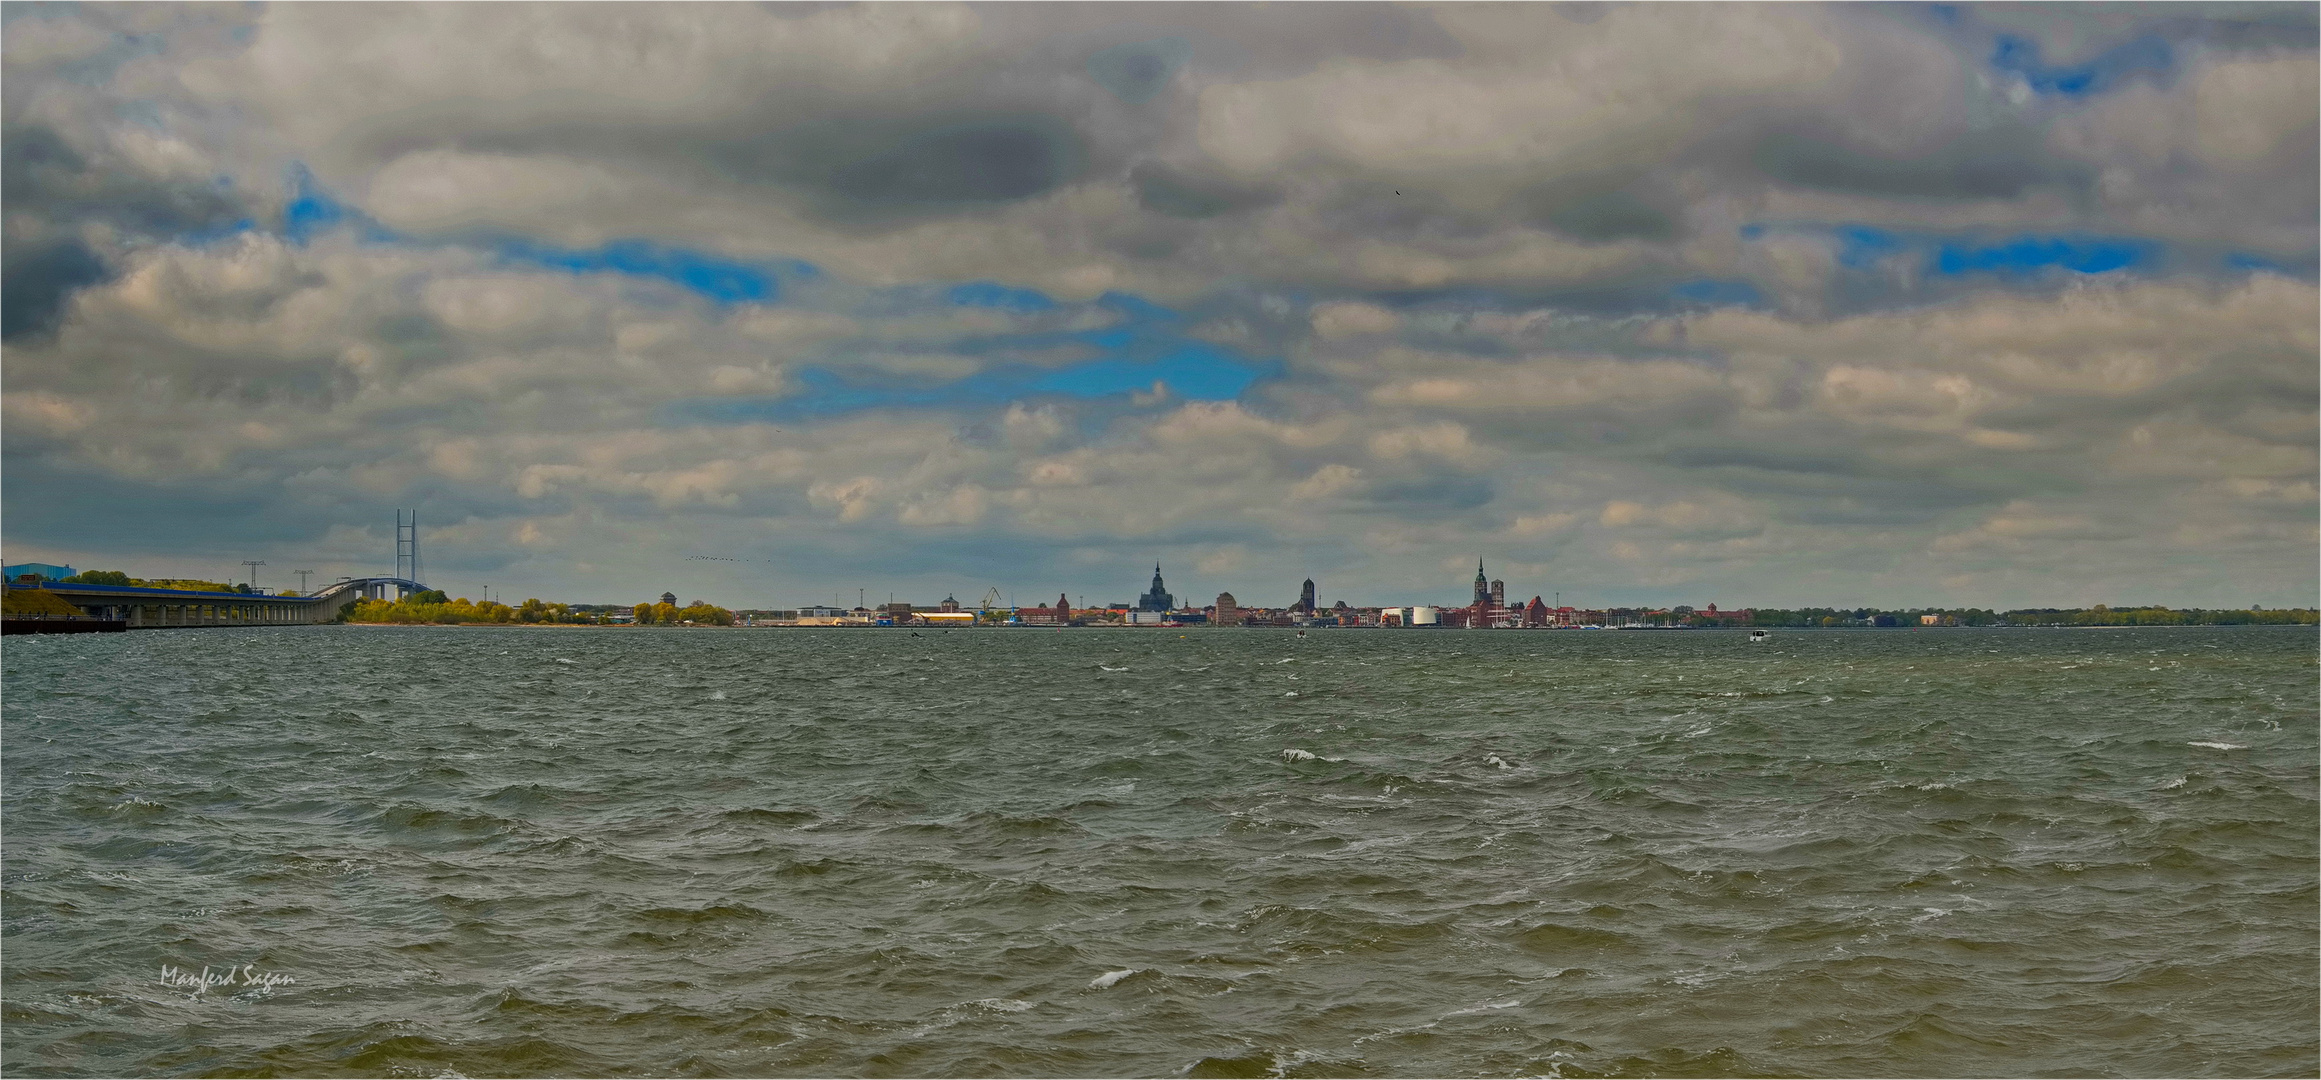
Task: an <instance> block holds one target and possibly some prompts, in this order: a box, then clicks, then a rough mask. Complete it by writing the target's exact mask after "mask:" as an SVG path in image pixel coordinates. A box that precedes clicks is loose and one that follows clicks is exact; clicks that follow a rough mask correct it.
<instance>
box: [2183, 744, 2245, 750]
mask: <svg viewBox="0 0 2321 1080" xmlns="http://www.w3.org/2000/svg"><path fill="white" fill-rule="evenodd" d="M2184 745H2186V746H2205V747H2207V748H2209V749H2210V750H2246V749H2248V747H2245V746H2242V745H2241V744H2239V743H2228V742H2188V743H2185V744H2184Z"/></svg>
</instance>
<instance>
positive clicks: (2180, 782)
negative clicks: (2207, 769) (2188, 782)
mask: <svg viewBox="0 0 2321 1080" xmlns="http://www.w3.org/2000/svg"><path fill="white" fill-rule="evenodd" d="M2184 780H2185V778H2184V777H2181V776H2179V777H2177V778H2175V779H2174V780H2170V781H2168V782H2167V783H2165V784H2162V785H2160V790H2162V791H2166V790H2168V789H2170V788H2180V787H2183V786H2184Z"/></svg>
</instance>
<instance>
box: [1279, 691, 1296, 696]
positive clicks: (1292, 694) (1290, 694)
mask: <svg viewBox="0 0 2321 1080" xmlns="http://www.w3.org/2000/svg"><path fill="white" fill-rule="evenodd" d="M1282 696H1283V697H1296V696H1298V692H1297V691H1295V690H1292V691H1290V692H1289V693H1286V694H1283V695H1282Z"/></svg>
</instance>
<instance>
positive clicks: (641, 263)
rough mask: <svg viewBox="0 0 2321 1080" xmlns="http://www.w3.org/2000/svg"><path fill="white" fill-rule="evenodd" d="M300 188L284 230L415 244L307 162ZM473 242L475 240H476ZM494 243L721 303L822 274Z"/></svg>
mask: <svg viewBox="0 0 2321 1080" xmlns="http://www.w3.org/2000/svg"><path fill="white" fill-rule="evenodd" d="M291 183H292V187H293V191H294V194H293V195H292V197H291V199H290V201H289V202H288V203H287V204H285V205H284V206H283V208H282V235H283V236H284V237H286V238H288V239H289V240H290V241H291V242H292V243H296V244H304V243H306V242H308V241H310V240H312V239H313V238H314V237H316V236H318V235H321V234H323V233H326V232H329V231H331V230H333V229H338V228H344V227H348V226H354V227H356V228H358V229H359V230H360V231H361V233H362V236H363V238H364V239H365V240H371V241H378V242H388V243H409V242H411V238H410V237H406V236H403V235H401V234H399V233H396V232H394V231H392V230H389V229H387V228H385V227H383V226H381V225H380V224H379V223H378V222H376V221H373V220H371V218H370V217H369V216H368V215H366V214H364V213H363V212H362V211H360V210H358V209H356V208H354V207H351V206H348V205H347V204H345V203H343V202H341V201H339V200H338V199H337V198H335V197H333V196H332V195H331V194H330V193H329V192H328V191H326V190H324V189H323V188H322V186H321V185H319V184H317V183H316V182H315V180H314V175H313V174H312V173H310V172H308V171H307V170H306V168H305V167H304V166H295V167H293V169H292V170H291ZM471 242H472V238H471ZM491 248H492V250H493V252H494V253H495V254H497V255H498V256H499V257H500V258H501V259H502V260H504V261H507V262H511V263H520V264H524V265H529V266H537V267H544V268H547V269H552V270H562V271H565V272H566V273H571V274H601V273H616V274H625V275H628V276H631V277H645V278H656V279H659V280H662V281H667V282H669V283H671V284H673V285H678V286H681V287H683V288H685V289H687V290H689V291H691V292H693V293H696V294H698V295H700V296H703V297H706V298H708V299H710V300H714V301H717V302H718V303H723V304H732V303H743V302H754V303H771V302H773V301H774V300H776V299H778V298H779V296H780V292H781V286H780V281H781V279H783V278H791V279H795V280H811V279H813V278H816V277H819V276H821V273H822V272H821V270H820V269H818V268H817V267H815V266H814V265H813V264H812V263H807V262H802V261H799V260H795V259H776V260H747V259H733V258H727V257H725V256H721V255H714V254H710V253H707V252H703V251H697V250H694V249H691V248H683V247H674V246H670V245H665V244H655V243H652V242H650V241H645V240H616V241H613V242H612V243H608V244H605V245H603V246H601V247H596V248H583V249H573V248H560V247H555V246H553V245H549V244H542V243H537V242H534V241H530V240H523V239H499V240H497V241H496V242H494V243H492V244H491Z"/></svg>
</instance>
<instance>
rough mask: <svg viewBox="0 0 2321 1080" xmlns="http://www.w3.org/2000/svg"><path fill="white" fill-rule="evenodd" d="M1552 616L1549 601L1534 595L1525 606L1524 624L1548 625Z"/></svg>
mask: <svg viewBox="0 0 2321 1080" xmlns="http://www.w3.org/2000/svg"><path fill="white" fill-rule="evenodd" d="M1552 618H1553V616H1551V615H1549V614H1548V611H1547V602H1546V601H1544V600H1541V599H1540V598H1539V597H1536V596H1534V597H1532V598H1531V602H1530V603H1528V604H1525V605H1524V606H1523V625H1525V626H1547V625H1550V624H1551V620H1552Z"/></svg>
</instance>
